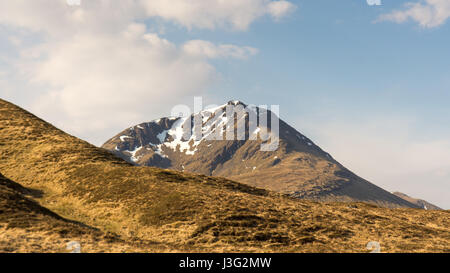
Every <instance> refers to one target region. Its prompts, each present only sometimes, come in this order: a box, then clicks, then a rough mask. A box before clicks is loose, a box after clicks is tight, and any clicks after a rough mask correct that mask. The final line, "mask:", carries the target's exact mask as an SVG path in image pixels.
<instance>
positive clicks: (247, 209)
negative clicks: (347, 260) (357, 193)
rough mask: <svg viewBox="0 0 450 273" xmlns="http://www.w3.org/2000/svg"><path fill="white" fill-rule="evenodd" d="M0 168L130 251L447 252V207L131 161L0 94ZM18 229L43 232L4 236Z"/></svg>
mask: <svg viewBox="0 0 450 273" xmlns="http://www.w3.org/2000/svg"><path fill="white" fill-rule="evenodd" d="M0 172H1V173H3V174H4V175H5V176H6V177H8V178H9V179H11V180H14V181H18V182H20V185H22V186H23V187H27V188H32V189H33V190H34V191H40V192H41V193H42V194H41V195H39V196H36V197H34V199H35V200H36V201H37V202H38V203H39V205H40V206H44V207H46V208H48V209H50V210H51V211H53V212H55V213H57V214H58V215H60V216H62V217H64V218H66V219H71V220H75V221H78V222H82V223H84V224H86V225H89V226H92V227H95V228H98V229H100V230H101V231H103V232H107V231H112V232H114V233H115V234H117V235H118V236H119V237H120V240H121V242H127V243H128V246H130V247H134V248H131V249H130V248H128V247H127V248H126V249H127V251H128V250H129V251H148V252H172V251H195V252H205V251H208V252H224V251H225V252H229V251H238V252H254V251H262V252H274V251H276V252H292V251H295V252H338V251H340V252H342V251H345V252H366V251H367V250H366V248H365V246H366V244H367V242H369V241H374V240H375V241H379V242H380V243H381V246H382V251H388V252H424V251H433V252H448V251H450V249H449V248H448V246H449V245H450V244H449V243H450V229H449V226H450V217H449V216H450V214H449V212H448V211H425V210H419V209H385V208H378V207H375V206H373V205H368V204H362V203H352V204H320V203H315V202H310V201H303V200H298V199H293V198H289V197H286V196H283V195H280V194H276V193H272V192H269V191H266V190H262V189H257V188H254V187H251V186H248V185H244V184H240V183H236V182H233V181H230V180H227V179H224V178H219V177H207V176H203V175H194V174H189V173H182V172H177V171H170V170H162V169H157V168H151V167H137V166H132V165H131V164H129V163H126V162H125V161H123V160H121V159H119V158H117V157H115V156H114V155H112V154H111V153H109V152H107V151H106V150H104V149H101V148H97V147H95V146H93V145H90V144H88V143H87V142H84V141H82V140H79V139H77V138H75V137H73V136H70V135H67V134H65V133H64V132H62V131H61V130H58V129H57V128H55V127H53V126H52V125H50V124H48V123H46V122H45V121H43V120H41V119H39V118H37V117H35V116H34V115H32V114H30V113H28V112H26V111H24V110H23V109H21V108H19V107H17V106H15V105H13V104H11V103H8V102H6V101H2V100H0ZM22 234H27V236H33V235H35V234H37V233H36V231H33V230H30V231H27V230H25V231H24V233H21V234H16V235H14V234H9V235H8V236H9V237H5V238H4V239H3V242H4V243H7V244H13V243H14V242H15V241H17V239H18V238H20V236H21V235H22ZM82 239H84V238H82ZM84 240H87V239H84ZM113 245H114V244H113ZM90 246H91V248H90V251H108V252H111V251H117V250H115V249H114V248H112V249H108V248H103V247H102V246H101V245H95V244H90ZM60 247H61V246H60V244H58V245H55V246H53V247H51V248H48V249H47V248H46V249H43V250H41V251H58V249H60ZM63 247H64V246H63ZM117 248H118V249H120V248H119V247H117ZM124 248H125V246H124ZM82 249H83V244H82ZM33 250H34V249H32V248H31V246H30V248H27V249H21V250H19V251H33ZM2 251H8V250H2Z"/></svg>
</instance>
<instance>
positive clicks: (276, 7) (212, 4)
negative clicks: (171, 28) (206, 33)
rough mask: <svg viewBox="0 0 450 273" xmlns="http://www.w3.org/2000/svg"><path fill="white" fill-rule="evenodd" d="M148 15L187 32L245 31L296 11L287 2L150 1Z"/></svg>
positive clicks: (251, 0) (147, 3)
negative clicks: (268, 18) (258, 21)
mask: <svg viewBox="0 0 450 273" xmlns="http://www.w3.org/2000/svg"><path fill="white" fill-rule="evenodd" d="M144 2H145V3H144V5H145V7H146V12H147V15H149V16H156V17H160V18H163V19H165V20H171V21H174V22H176V23H178V24H180V25H183V26H185V27H188V28H192V27H198V28H207V29H214V28H216V27H229V26H231V27H232V28H233V29H236V30H246V29H247V28H248V27H249V25H250V24H251V23H252V22H253V21H255V20H256V19H258V18H260V17H262V16H265V15H270V16H272V17H273V18H275V19H279V18H281V17H284V16H286V15H288V14H289V13H291V12H293V11H294V10H295V9H296V6H295V5H294V4H292V3H290V2H288V1H284V0H281V1H270V0H226V1H223V0H170V1H166V0H149V1H144Z"/></svg>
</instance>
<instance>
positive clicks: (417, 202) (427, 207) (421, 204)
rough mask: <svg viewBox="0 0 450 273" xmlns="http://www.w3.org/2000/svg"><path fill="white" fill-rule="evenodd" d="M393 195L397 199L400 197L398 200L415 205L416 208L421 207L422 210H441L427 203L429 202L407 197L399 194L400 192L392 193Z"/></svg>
mask: <svg viewBox="0 0 450 273" xmlns="http://www.w3.org/2000/svg"><path fill="white" fill-rule="evenodd" d="M393 194H394V195H396V196H398V197H400V198H402V199H404V200H406V201H408V202H410V203H413V204H415V205H417V206H419V207H421V208H423V209H425V210H442V209H441V208H440V207H438V206H436V205H433V204H431V203H429V202H427V201H425V200H422V199H417V198H413V197H410V196H408V195H406V194H404V193H401V192H394V193H393Z"/></svg>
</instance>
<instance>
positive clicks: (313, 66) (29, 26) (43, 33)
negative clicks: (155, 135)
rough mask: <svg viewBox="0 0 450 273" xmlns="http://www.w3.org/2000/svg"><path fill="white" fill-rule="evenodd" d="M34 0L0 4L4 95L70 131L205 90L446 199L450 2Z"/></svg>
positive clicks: (131, 118)
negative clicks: (77, 0)
mask: <svg viewBox="0 0 450 273" xmlns="http://www.w3.org/2000/svg"><path fill="white" fill-rule="evenodd" d="M8 2H9V1H8ZM34 2H36V3H37V4H33V5H35V6H33V5H30V4H27V2H26V1H17V2H16V1H14V3H7V2H6V1H5V2H3V3H1V4H0V34H1V35H0V97H2V98H6V99H8V100H10V101H12V102H14V103H16V104H19V105H21V106H23V107H25V108H27V109H30V110H32V111H33V112H34V113H36V114H38V115H40V116H42V117H43V118H44V119H46V120H49V121H51V122H52V123H54V124H55V125H57V126H58V127H61V128H62V129H64V130H66V131H68V132H70V133H72V134H75V135H77V136H79V137H82V138H83V139H86V140H88V141H90V142H92V143H94V144H96V145H100V144H101V143H102V142H104V141H105V140H107V138H109V137H112V136H113V135H115V133H117V132H119V131H121V130H122V129H123V128H126V127H127V126H130V125H133V124H136V123H139V122H143V121H148V120H151V119H155V118H159V117H160V116H165V115H168V114H169V113H170V109H171V106H173V105H175V104H178V103H185V104H188V105H192V104H193V96H199V95H200V96H203V97H204V100H205V101H206V104H209V103H210V104H221V103H223V102H225V101H228V100H230V99H240V100H242V101H244V102H247V103H251V104H278V105H280V112H281V113H280V114H281V117H282V118H283V119H284V120H285V121H287V122H288V123H290V124H291V125H293V126H294V127H295V128H296V129H298V130H299V131H300V132H302V133H304V134H306V135H307V136H309V137H310V138H312V139H313V140H315V142H316V144H318V145H319V146H321V147H322V148H324V149H325V150H327V151H328V152H329V153H330V154H332V155H333V156H334V157H335V158H336V159H337V160H339V161H340V162H342V163H343V164H344V165H345V166H347V167H348V168H349V169H351V170H353V171H355V172H356V173H357V174H359V175H360V176H362V177H364V178H366V179H368V180H370V181H372V182H373V183H375V184H377V185H379V186H382V187H383V188H385V189H387V190H390V191H394V190H399V191H402V192H404V193H406V194H409V195H411V196H415V197H420V198H423V199H426V200H428V201H430V202H434V203H436V204H437V205H440V206H442V207H444V208H447V209H448V208H450V198H449V197H450V155H448V151H449V150H450V127H449V126H448V125H447V124H449V123H450V108H449V107H448V105H449V102H450V52H449V49H448V45H449V44H450V24H449V22H448V21H449V20H447V19H448V18H449V17H450V3H449V2H450V1H447V0H427V1H419V0H409V1H387V0H384V1H382V5H379V6H375V5H374V6H370V5H368V4H367V2H366V1H365V0H348V1H332V0H314V1H312V0H311V1H306V0H305V1H301V0H291V1H270V0H245V1H244V0H242V1H231V0H230V1H228V3H227V4H220V1H209V2H208V1H204V0H198V1H193V2H191V3H195V5H191V6H189V8H191V9H192V10H189V12H182V11H180V10H186V9H188V8H187V7H188V6H185V4H186V1H183V0H174V1H173V2H171V5H170V6H168V5H167V2H164V1H162V0H154V1H145V0H142V1H135V2H136V3H139V5H140V6H137V4H136V3H135V2H133V1H123V2H122V3H123V4H119V5H121V6H117V5H115V4H111V3H113V2H110V1H107V0H106V1H103V2H99V1H92V2H90V3H87V1H84V2H83V1H82V4H81V6H79V7H68V6H67V4H65V3H63V2H64V1H59V2H58V4H55V1H46V0H39V1H34ZM97 2H98V3H97ZM273 2H280V3H276V4H273ZM28 3H29V2H28ZM211 3H212V4H211ZM216 3H217V4H216ZM180 7H181V8H180ZM177 8H180V9H177ZM144 11H145V12H144ZM111 14H113V15H115V16H112V15H111ZM68 18H69V19H68ZM130 37H131V38H130ZM141 39H144V40H145V41H146V43H147V42H148V44H143V43H142V41H141ZM199 41H200V42H199ZM223 45H226V46H225V47H224V46H223ZM118 56H119V57H118ZM69 64H70V65H69ZM80 79H82V80H80Z"/></svg>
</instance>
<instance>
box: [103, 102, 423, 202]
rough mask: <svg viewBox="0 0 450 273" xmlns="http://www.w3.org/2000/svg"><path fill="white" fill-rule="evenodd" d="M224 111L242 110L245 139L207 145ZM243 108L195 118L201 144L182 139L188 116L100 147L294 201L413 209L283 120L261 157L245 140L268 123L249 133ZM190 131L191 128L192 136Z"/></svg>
mask: <svg viewBox="0 0 450 273" xmlns="http://www.w3.org/2000/svg"><path fill="white" fill-rule="evenodd" d="M227 106H242V108H241V109H238V110H237V113H238V114H237V116H236V118H235V119H236V120H237V119H238V118H239V116H241V117H242V119H243V118H245V124H246V131H245V133H246V135H245V139H244V140H237V137H235V138H234V140H210V139H208V136H210V135H216V136H217V135H218V136H219V138H220V139H224V135H225V133H224V132H225V129H226V123H227V121H228V120H229V119H231V117H228V116H227V114H226V107H227ZM244 107H246V105H245V104H243V103H242V102H239V101H230V102H228V103H227V104H225V105H222V106H219V107H217V108H214V109H212V110H204V111H201V112H200V113H197V115H199V116H200V117H201V119H202V121H203V123H202V133H203V136H202V138H201V139H194V136H192V137H191V138H190V139H187V140H185V139H184V138H183V136H182V134H181V132H182V126H184V125H186V124H187V122H189V121H193V120H194V115H192V116H190V117H188V118H161V119H159V120H155V121H152V122H147V123H142V124H139V125H137V126H133V127H131V128H128V129H126V130H124V131H122V132H121V133H119V134H118V135H116V136H114V137H113V138H111V139H110V140H108V141H107V142H106V143H105V144H104V145H103V146H102V147H103V148H105V149H108V150H110V151H112V152H113V153H115V154H116V155H118V156H119V157H121V158H123V159H125V160H127V161H128V162H130V163H133V164H137V165H142V166H155V167H161V168H170V169H174V170H178V171H188V172H194V173H200V174H205V175H214V176H222V177H227V178H230V179H233V180H236V181H239V182H242V183H246V184H249V185H252V186H256V187H259V188H264V189H268V190H273V191H277V192H281V193H285V194H289V195H291V196H294V197H298V198H304V199H310V200H316V201H328V202H336V201H364V202H369V203H373V204H377V205H381V206H385V207H412V208H417V207H418V206H417V205H415V204H412V203H410V202H408V201H406V200H404V199H402V198H399V197H397V196H395V195H393V194H391V193H389V192H387V191H385V190H383V189H381V188H379V187H377V186H375V185H373V184H371V183H370V182H368V181H366V180H364V179H362V178H360V177H358V176H357V175H355V174H354V173H352V172H351V171H349V170H348V169H346V168H345V167H344V166H342V165H341V164H340V163H339V162H337V161H336V160H334V159H333V158H332V157H331V156H330V155H329V154H328V153H326V152H324V151H323V150H322V149H321V148H320V147H318V146H317V145H315V144H314V143H313V141H311V140H310V139H308V138H307V137H305V136H304V135H302V134H301V133H299V132H298V131H296V130H295V129H294V128H292V127H291V126H289V125H288V124H286V123H285V122H284V121H282V120H279V128H280V129H279V148H278V149H277V150H275V151H261V149H260V147H261V144H264V143H265V142H263V141H262V140H261V134H259V138H257V140H250V136H252V135H253V136H257V135H258V132H259V133H260V132H261V130H264V129H265V128H268V131H269V132H271V120H270V118H269V122H268V123H267V126H265V127H264V126H259V127H258V128H255V129H256V130H253V128H252V130H251V129H250V128H251V126H250V124H252V122H251V119H250V118H249V117H248V116H249V115H248V114H244V113H243V109H244ZM260 112H261V109H260V108H256V109H255V113H260ZM268 113H271V112H270V111H268ZM239 114H241V115H239ZM244 115H245V116H244ZM253 123H254V122H253ZM259 124H261V122H259ZM255 125H256V124H255ZM236 126H237V122H236V124H235V127H236ZM255 127H256V126H255ZM234 129H235V130H236V128H234ZM195 130H196V128H195V126H194V127H193V129H192V131H195ZM250 131H251V132H250Z"/></svg>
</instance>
